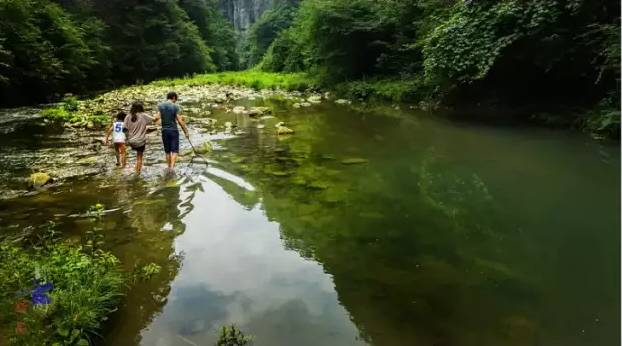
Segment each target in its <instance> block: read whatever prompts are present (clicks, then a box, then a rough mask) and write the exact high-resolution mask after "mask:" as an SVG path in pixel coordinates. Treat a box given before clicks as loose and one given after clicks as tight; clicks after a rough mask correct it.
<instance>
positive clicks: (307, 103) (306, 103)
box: [300, 102, 311, 107]
mask: <svg viewBox="0 0 622 346" xmlns="http://www.w3.org/2000/svg"><path fill="white" fill-rule="evenodd" d="M300 106H302V107H311V104H310V103H309V102H302V103H301V104H300Z"/></svg>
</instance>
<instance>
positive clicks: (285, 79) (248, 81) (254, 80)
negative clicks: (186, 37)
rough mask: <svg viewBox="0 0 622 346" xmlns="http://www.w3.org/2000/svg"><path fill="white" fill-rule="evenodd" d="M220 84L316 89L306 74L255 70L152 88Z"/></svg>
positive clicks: (165, 82)
mask: <svg viewBox="0 0 622 346" xmlns="http://www.w3.org/2000/svg"><path fill="white" fill-rule="evenodd" d="M206 84H222V85H236V86H245V87H250V88H253V89H257V90H260V89H284V90H288V91H295V90H298V91H305V90H309V89H316V88H318V85H319V83H318V81H317V80H316V79H315V78H313V77H311V76H310V75H308V74H307V73H272V72H262V71H257V70H247V71H236V72H222V73H209V74H199V75H195V76H192V77H187V78H177V79H163V80H159V81H155V82H152V83H151V84H150V85H152V86H180V85H206Z"/></svg>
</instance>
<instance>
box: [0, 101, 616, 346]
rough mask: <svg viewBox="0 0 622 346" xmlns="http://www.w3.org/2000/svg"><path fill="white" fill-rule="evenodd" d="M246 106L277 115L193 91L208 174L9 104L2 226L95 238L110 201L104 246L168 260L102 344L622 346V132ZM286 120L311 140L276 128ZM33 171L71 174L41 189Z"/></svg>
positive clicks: (190, 110)
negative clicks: (237, 109)
mask: <svg viewBox="0 0 622 346" xmlns="http://www.w3.org/2000/svg"><path fill="white" fill-rule="evenodd" d="M238 102H239V103H240V104H242V105H246V106H249V105H267V106H269V107H270V108H272V109H273V114H272V116H273V117H264V118H259V117H258V118H257V119H253V118H251V117H249V116H248V115H245V114H234V113H233V112H225V111H224V110H223V109H214V110H211V111H210V112H211V113H212V114H209V115H208V114H207V112H206V111H205V110H204V108H203V107H202V106H201V105H200V104H199V103H198V102H197V103H196V104H195V103H193V102H192V101H189V102H186V103H185V104H182V105H183V106H184V109H186V110H187V112H186V113H187V116H188V118H189V120H190V126H191V133H192V135H191V138H192V139H193V143H194V145H195V146H196V147H199V148H201V147H203V143H205V142H206V141H208V140H210V141H211V142H212V143H213V146H214V151H213V152H211V153H210V154H207V156H208V159H209V161H210V165H209V167H207V165H206V164H205V163H204V162H203V161H202V160H201V159H196V160H192V161H191V155H185V156H184V157H182V160H181V162H180V164H179V167H178V169H177V175H176V176H175V177H167V176H166V175H165V173H164V166H165V165H164V163H163V162H164V160H163V159H164V157H163V154H162V153H161V143H160V140H159V138H158V134H157V131H156V132H154V133H152V134H151V135H150V140H149V141H150V142H149V145H148V146H147V154H146V155H147V159H146V164H147V166H146V168H145V171H144V173H143V174H142V175H141V176H140V177H137V176H135V175H134V174H132V172H131V169H130V168H127V169H126V170H121V169H118V168H115V167H114V155H113V153H112V151H111V149H109V148H105V147H103V146H102V145H101V143H100V140H101V137H102V136H103V134H102V133H101V132H93V131H90V132H89V131H83V130H68V129H64V128H63V127H62V126H51V125H50V124H46V123H44V122H43V121H42V120H41V119H40V118H38V117H37V116H36V115H35V113H36V111H35V110H30V109H21V110H5V111H2V115H0V133H1V134H2V136H3V145H2V146H1V147H0V156H1V157H2V161H3V164H2V165H1V166H0V178H1V183H0V191H1V192H2V200H0V232H2V233H3V234H20V233H24V232H30V231H32V230H33V229H37V228H38V227H40V226H42V225H45V224H46V223H47V222H48V221H49V220H53V221H54V222H56V223H57V225H58V228H59V230H61V231H62V232H63V234H64V235H65V236H66V237H67V238H69V239H79V238H80V237H81V236H82V235H83V234H84V232H86V231H88V230H89V229H91V228H92V227H93V225H92V223H91V222H90V221H88V220H87V219H86V218H85V217H84V216H83V215H84V212H85V211H86V210H87V209H88V208H89V207H90V206H91V205H93V204H95V203H102V204H103V205H104V206H105V208H106V212H105V216H104V217H103V218H102V220H101V221H99V222H98V225H97V226H98V227H100V228H102V229H103V231H102V234H103V235H104V240H105V245H104V246H105V247H106V248H107V249H110V250H111V251H112V252H113V253H114V254H116V255H117V256H118V257H119V258H120V259H121V260H122V262H123V264H124V266H125V267H126V269H128V270H132V269H133V268H134V267H137V266H141V265H145V264H148V263H156V264H158V265H160V266H161V267H162V270H161V271H160V273H159V274H157V275H156V276H155V277H154V278H152V279H151V280H149V281H147V282H143V283H141V284H139V285H137V286H135V287H133V288H132V289H131V290H129V291H128V292H127V295H126V297H125V299H124V303H123V306H122V307H121V308H120V309H119V311H117V312H116V313H115V314H114V315H113V316H112V318H111V320H110V321H109V323H108V325H107V328H106V330H105V333H104V338H103V340H100V342H101V344H103V345H110V346H112V345H114V346H123V345H128V346H129V345H154V346H168V345H179V346H182V345H212V344H213V343H214V341H215V340H216V337H217V330H218V328H219V327H220V326H221V325H224V324H231V323H235V324H236V325H237V326H239V327H240V328H241V329H242V330H243V331H245V332H246V333H247V334H250V335H252V336H253V337H254V340H255V345H257V346H263V345H269V346H276V345H297V346H305V345H378V346H392V345H396V346H397V345H400V346H401V345H423V346H426V345H430V346H432V345H436V346H498V345H509V346H512V345H516V346H526V345H534V346H535V345H546V346H554V345H560V346H562V345H563V346H573V345H586V346H587V345H590V346H599V345H603V346H605V345H611V346H613V345H618V344H619V341H620V313H619V311H620V310H619V309H620V299H619V296H620V285H619V282H620V261H619V258H620V200H619V195H620V150H619V147H618V144H608V143H603V142H597V141H594V140H592V139H590V138H588V137H586V136H584V135H582V134H578V133H573V132H566V131H555V130H548V129H537V128H530V127H511V128H510V127H493V126H485V125H480V124H473V123H462V122H458V121H449V120H445V119H444V118H442V117H435V116H431V115H428V114H422V113H417V112H415V111H405V110H396V109H394V108H392V107H387V108H378V109H375V110H374V111H359V110H355V109H354V108H352V107H350V106H340V105H335V104H333V103H332V102H324V103H322V104H319V105H313V106H311V107H308V108H306V107H302V108H298V109H295V108H292V107H291V106H290V105H288V103H287V102H286V101H283V100H281V101H277V100H272V101H264V100H261V99H257V100H241V101H238ZM208 117H209V118H213V119H216V120H217V122H216V123H215V125H214V124H213V122H211V121H209V120H208V119H207V118H208ZM279 121H284V122H285V123H286V126H287V127H289V128H291V129H293V130H294V131H295V133H294V134H293V135H290V136H277V135H276V133H275V132H276V130H275V124H276V123H277V122H279ZM226 122H231V123H232V124H231V125H232V126H231V127H228V128H225V126H224V124H225V123H226ZM182 147H183V149H184V151H185V152H186V153H187V152H188V150H189V146H188V142H187V141H185V140H184V141H182ZM133 160H134V157H133V155H131V156H130V160H129V161H130V165H131V164H133ZM33 169H36V170H44V171H48V172H51V173H52V175H53V177H55V178H56V179H55V182H54V183H52V184H51V185H49V186H48V187H47V188H46V189H44V190H42V191H39V192H34V193H33V192H27V191H26V190H25V186H26V183H25V178H26V177H28V175H29V174H30V173H31V172H32V170H33Z"/></svg>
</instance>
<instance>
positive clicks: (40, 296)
mask: <svg viewBox="0 0 622 346" xmlns="http://www.w3.org/2000/svg"><path fill="white" fill-rule="evenodd" d="M53 288H54V286H52V284H51V283H46V284H36V283H35V289H34V290H32V304H33V305H47V304H50V303H51V302H52V299H51V298H50V297H48V295H47V294H46V293H47V292H48V291H51V290H52V289H53Z"/></svg>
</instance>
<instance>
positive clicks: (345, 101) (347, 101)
mask: <svg viewBox="0 0 622 346" xmlns="http://www.w3.org/2000/svg"><path fill="white" fill-rule="evenodd" d="M335 103H336V104H338V105H350V104H352V101H350V100H346V99H339V100H336V101H335Z"/></svg>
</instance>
